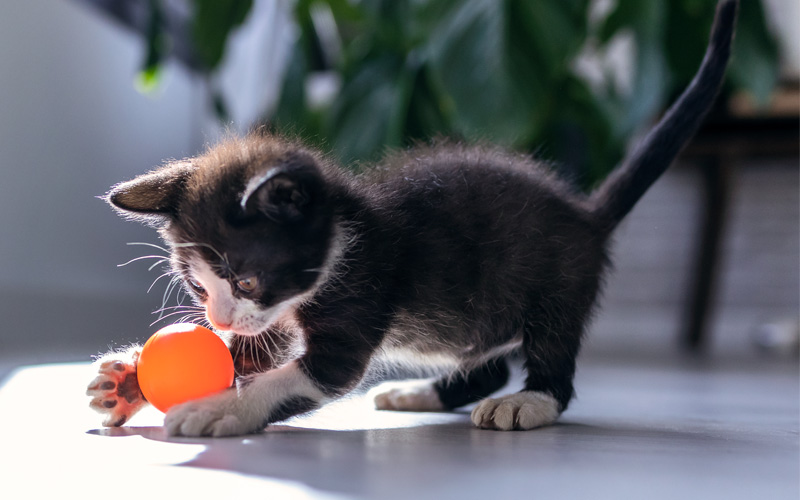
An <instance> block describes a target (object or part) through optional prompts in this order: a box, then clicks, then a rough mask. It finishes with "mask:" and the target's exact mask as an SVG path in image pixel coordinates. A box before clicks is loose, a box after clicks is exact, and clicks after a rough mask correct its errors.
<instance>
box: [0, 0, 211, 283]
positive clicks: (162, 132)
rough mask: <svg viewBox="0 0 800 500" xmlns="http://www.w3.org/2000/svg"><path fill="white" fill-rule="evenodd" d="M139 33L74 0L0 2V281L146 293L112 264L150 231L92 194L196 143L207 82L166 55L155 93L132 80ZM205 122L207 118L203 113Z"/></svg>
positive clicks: (133, 274)
mask: <svg viewBox="0 0 800 500" xmlns="http://www.w3.org/2000/svg"><path fill="white" fill-rule="evenodd" d="M141 59H142V43H141V40H140V39H139V38H137V37H136V36H135V35H133V34H131V33H129V32H127V31H126V30H124V29H121V28H120V27H119V26H118V25H116V24H114V23H112V22H110V21H109V20H108V19H107V18H105V17H103V16H101V15H100V14H99V13H98V12H96V11H93V10H91V9H88V8H87V7H85V6H83V5H81V4H80V3H78V2H71V1H64V0H25V1H13V2H4V5H3V12H2V15H0V293H8V292H11V293H15V294H17V293H55V294H64V293H66V294H75V293H78V294H88V295H93V294H103V295H106V296H107V295H108V294H112V295H114V294H120V295H123V296H125V295H128V294H142V293H143V290H146V288H147V284H148V283H149V281H150V280H151V279H152V278H153V277H154V276H152V275H148V274H147V273H145V272H144V268H143V267H141V266H140V267H139V268H138V269H122V270H117V269H116V268H115V265H116V264H119V263H120V262H122V261H124V260H127V258H129V257H132V256H135V255H140V254H141V252H142V250H141V249H134V248H128V247H126V246H125V242H127V241H136V240H138V241H155V235H154V232H153V231H152V230H149V229H145V228H140V227H138V226H137V225H135V224H131V223H125V222H122V221H121V220H120V219H119V218H118V217H116V216H115V215H114V214H113V213H112V211H111V210H109V209H108V208H107V207H106V206H104V204H103V203H102V202H101V201H99V200H97V199H96V198H95V196H97V195H101V194H103V193H105V192H106V191H107V189H108V188H109V186H110V185H112V184H113V183H115V182H119V181H121V180H125V179H128V178H131V177H133V176H135V175H136V174H138V173H142V172H143V171H145V170H147V169H149V168H150V167H153V166H155V165H158V164H159V163H160V162H161V161H162V159H164V158H170V157H182V156H186V155H191V154H194V153H196V152H197V150H198V149H199V148H200V147H201V146H202V143H203V134H202V132H201V131H200V126H199V125H197V123H198V122H202V121H204V118H203V117H202V116H198V115H200V114H201V113H202V109H203V97H202V95H203V94H202V86H201V85H199V84H198V83H197V82H193V81H192V79H191V78H190V76H189V75H188V74H187V73H186V72H184V71H183V70H182V69H180V68H177V67H170V68H168V70H167V71H166V73H167V85H165V87H164V88H163V89H162V90H161V92H160V95H159V96H158V97H156V98H153V97H146V96H143V95H140V94H138V93H137V92H136V91H135V90H134V88H133V85H132V82H133V79H134V76H135V74H136V71H137V69H138V67H139V64H140V61H141ZM206 123H207V121H206Z"/></svg>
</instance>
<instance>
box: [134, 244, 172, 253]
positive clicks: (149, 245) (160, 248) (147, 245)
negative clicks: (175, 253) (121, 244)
mask: <svg viewBox="0 0 800 500" xmlns="http://www.w3.org/2000/svg"><path fill="white" fill-rule="evenodd" d="M125 244H126V245H128V246H135V245H141V246H146V247H151V248H156V249H158V250H161V251H162V252H164V253H166V254H169V250H168V249H166V248H164V247H162V246H158V245H155V244H153V243H146V242H144V241H129V242H128V243H125Z"/></svg>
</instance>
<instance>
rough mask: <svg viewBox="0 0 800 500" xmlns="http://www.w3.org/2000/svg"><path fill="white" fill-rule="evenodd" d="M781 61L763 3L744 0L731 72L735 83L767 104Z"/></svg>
mask: <svg viewBox="0 0 800 500" xmlns="http://www.w3.org/2000/svg"><path fill="white" fill-rule="evenodd" d="M779 62H780V61H779V54H778V45H777V43H776V41H775V39H774V37H773V36H772V35H771V34H770V32H769V31H767V29H766V21H765V19H764V11H763V8H762V6H761V2H760V1H758V0H741V3H740V5H739V25H738V26H737V32H736V38H734V40H733V55H732V59H731V63H730V66H729V69H728V74H729V76H730V78H731V80H732V81H733V82H734V84H735V86H737V87H740V88H743V89H745V90H746V91H748V92H749V93H750V94H751V95H752V96H753V97H754V98H755V99H756V102H757V103H758V104H760V105H765V104H767V102H768V101H769V98H770V95H771V94H772V90H773V89H774V88H775V85H776V83H777V81H778V74H779V69H780V64H779Z"/></svg>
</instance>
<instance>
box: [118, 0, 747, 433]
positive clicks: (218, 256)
mask: <svg viewBox="0 0 800 500" xmlns="http://www.w3.org/2000/svg"><path fill="white" fill-rule="evenodd" d="M735 11H736V2H735V1H732V0H726V1H723V2H721V3H720V6H719V9H718V17H717V20H716V23H715V27H714V32H713V35H712V41H711V44H710V45H709V49H708V52H707V55H706V58H705V59H704V62H703V64H702V66H701V68H700V70H699V72H698V75H697V76H696V77H695V79H694V81H693V82H692V84H691V85H690V87H689V88H688V89H687V91H686V92H685V93H684V95H683V96H681V98H680V99H679V100H678V101H677V103H676V104H675V105H674V106H673V107H672V108H671V109H670V110H669V112H668V113H667V114H666V116H665V118H664V119H663V120H662V121H661V123H659V124H658V125H657V126H656V127H655V129H654V130H653V132H652V133H651V134H650V135H649V136H648V138H647V139H646V140H645V141H644V143H643V144H642V146H640V147H639V148H638V149H637V150H636V152H635V153H634V154H633V155H632V156H631V158H629V159H628V160H626V161H625V162H624V163H623V165H622V166H621V167H620V169H619V170H618V171H617V172H615V173H614V174H612V175H611V177H610V178H609V180H608V181H607V182H606V183H605V184H603V185H602V186H601V187H600V188H599V189H598V190H597V191H596V192H595V193H594V194H592V195H591V196H589V197H584V196H583V195H581V194H579V193H577V192H575V191H574V190H573V189H572V188H571V186H569V185H568V184H566V183H564V182H562V181H561V180H559V179H558V178H557V177H556V176H555V175H554V174H553V173H552V172H550V170H549V169H548V168H546V167H545V166H542V165H541V164H539V163H537V162H535V161H534V160H532V159H530V158H528V157H526V156H522V155H517V154H511V153H508V152H504V151H501V150H499V149H496V148H493V147H489V146H465V145H462V144H455V143H447V142H445V143H440V144H434V145H432V146H427V147H425V146H420V147H416V148H414V149H411V150H409V151H406V152H404V153H395V154H392V155H389V156H388V157H387V158H386V159H385V160H384V161H382V162H381V163H380V164H379V165H376V166H375V167H374V168H371V169H366V170H365V173H364V174H361V175H350V174H348V173H346V172H345V171H344V170H343V169H341V168H340V167H338V166H337V165H335V164H333V163H332V162H331V161H330V160H329V159H327V158H326V157H324V156H323V155H321V154H320V153H319V152H316V151H313V150H311V149H308V148H306V147H304V146H303V145H302V144H300V143H298V142H296V141H293V140H289V139H286V138H282V137H278V136H272V135H266V134H260V133H255V134H251V135H249V136H247V137H245V138H231V139H229V140H227V141H224V142H223V143H222V144H221V145H219V146H216V147H214V148H212V149H210V150H209V151H208V152H207V153H205V154H204V155H201V156H199V157H197V158H194V159H191V160H186V161H181V162H177V163H174V164H169V165H167V166H165V167H163V168H161V169H159V170H157V171H155V172H152V173H150V174H146V175H144V176H142V177H140V178H138V179H136V180H134V181H130V182H127V183H123V184H121V185H118V186H116V187H115V188H113V190H112V191H111V193H110V194H109V196H108V200H109V201H110V202H111V203H112V204H113V205H114V206H115V207H117V208H118V209H119V210H120V211H122V212H123V213H124V214H126V215H127V216H129V217H132V218H136V219H139V220H143V221H144V222H147V223H152V224H156V225H158V226H159V227H160V232H161V235H162V236H163V237H164V239H165V240H166V241H167V242H168V244H170V245H171V247H172V250H173V254H174V259H173V262H174V265H175V267H176V269H177V270H178V271H179V272H180V273H182V274H183V275H184V276H185V278H186V280H187V281H189V280H191V279H192V275H191V272H192V270H191V268H190V263H191V261H192V259H198V258H200V259H202V260H203V261H205V262H206V263H208V264H209V265H210V266H211V268H212V269H213V271H214V273H216V275H217V277H219V278H221V279H223V280H227V281H228V282H229V283H230V286H231V293H232V294H233V295H235V296H237V297H240V298H246V299H248V300H250V301H252V302H254V303H257V304H258V305H259V306H260V307H261V309H262V310H265V311H266V310H267V309H268V308H270V307H272V306H275V305H277V304H287V303H289V302H286V301H292V300H295V299H296V300H297V301H296V302H292V304H293V305H292V307H291V310H290V312H291V314H289V317H288V318H285V317H284V318H280V320H279V321H277V322H273V323H272V324H271V325H267V324H264V325H261V327H262V330H260V331H261V332H262V333H261V336H262V337H264V338H265V339H267V340H270V339H273V340H274V341H272V340H270V343H269V344H268V345H269V346H273V347H274V350H276V351H281V352H284V351H289V350H291V349H294V348H296V345H294V344H293V343H292V342H291V341H287V339H288V338H296V337H300V338H302V341H303V344H304V347H303V348H302V349H301V350H300V351H298V352H297V353H296V355H297V356H298V364H299V366H300V368H301V369H302V371H303V372H304V373H305V374H306V375H307V376H308V377H309V378H310V379H311V380H312V381H314V382H315V383H316V385H317V386H318V387H319V388H320V389H321V390H322V392H323V393H325V394H326V395H328V396H338V395H341V394H343V393H346V392H347V391H349V390H350V389H352V388H353V387H354V386H355V385H357V384H358V383H359V381H360V380H361V379H362V377H363V375H364V373H365V370H366V369H367V366H368V365H369V363H370V361H371V360H372V359H373V358H374V357H375V356H376V355H378V354H380V353H382V352H386V351H393V350H394V351H397V350H400V351H402V352H405V353H408V352H410V353H412V354H413V355H414V356H419V357H430V356H437V357H448V358H450V359H452V360H453V362H454V363H455V365H457V366H458V369H457V372H456V373H455V374H454V375H450V376H448V377H447V378H445V379H442V380H441V381H440V382H438V383H437V384H436V386H435V388H436V390H437V392H438V394H439V396H440V399H441V401H442V403H443V404H444V405H445V406H447V407H451V408H452V407H457V406H461V405H464V404H467V403H470V402H473V401H475V400H477V399H479V398H482V397H485V396H487V395H489V394H490V393H491V392H493V391H494V390H496V389H497V388H499V387H500V386H502V385H503V384H504V383H505V381H506V379H507V377H508V369H507V367H506V366H505V363H504V362H503V361H492V360H497V359H499V358H502V356H503V355H505V354H507V353H508V352H510V351H511V350H517V351H518V352H521V354H522V355H523V357H524V359H525V363H524V365H525V369H526V371H527V378H526V380H525V389H526V390H528V391H537V392H542V393H545V394H548V395H550V396H552V397H553V398H555V400H556V401H557V402H558V405H559V408H558V410H559V411H563V410H564V409H565V408H566V407H567V405H568V404H569V401H570V399H571V398H572V396H573V386H572V379H573V375H574V372H575V360H576V357H577V355H578V351H579V348H580V342H581V338H582V335H583V333H584V330H585V328H586V324H587V322H588V321H589V319H590V316H591V314H592V310H593V307H594V304H595V301H596V297H597V295H598V293H599V290H600V287H601V282H602V276H603V273H604V271H605V270H606V268H607V267H608V255H607V244H608V240H609V236H610V232H611V230H612V229H613V228H614V227H615V226H616V224H617V222H618V221H619V220H620V219H621V218H622V217H623V216H624V215H625V214H626V213H627V212H628V211H629V210H630V209H631V208H632V207H633V205H634V203H635V202H636V201H637V200H638V199H639V198H640V197H641V195H642V194H643V193H644V192H645V191H646V190H647V188H648V187H649V186H650V185H651V184H652V183H653V182H654V181H655V179H656V178H657V177H658V176H659V175H661V173H662V172H663V171H664V170H665V169H666V168H667V166H668V165H669V164H670V162H671V161H672V160H673V159H674V157H675V155H676V154H677V153H678V152H679V150H680V148H681V147H682V146H683V144H684V143H685V142H686V141H687V140H688V139H689V138H690V137H691V135H692V134H693V133H694V131H695V130H696V128H697V126H698V124H699V122H700V120H701V119H702V117H703V116H704V114H705V112H706V110H707V109H708V108H709V107H710V105H711V103H712V102H713V99H714V97H715V95H716V92H717V89H718V88H719V86H720V82H721V80H722V77H723V74H724V68H725V64H726V61H727V58H728V54H729V50H730V40H731V37H732V32H733V24H734V18H735ZM148 207H149V208H148ZM242 276H248V277H249V276H254V277H257V279H258V287H257V289H256V290H254V291H253V292H252V293H247V294H244V293H243V292H241V291H240V290H238V289H237V287H236V280H238V279H239V278H240V277H242ZM189 290H190V292H192V293H193V294H195V296H196V298H197V300H198V302H200V303H205V302H206V301H207V300H208V297H205V296H204V295H203V291H202V290H200V289H197V288H192V287H189ZM237 344H241V341H236V340H234V341H233V342H232V346H235V345H237ZM262 345H263V344H262ZM232 350H235V349H234V347H232ZM238 354H239V355H242V354H247V350H246V349H240V350H239V351H238ZM275 354H279V353H269V356H261V357H259V356H256V359H250V360H248V359H237V368H238V369H239V371H240V374H244V373H249V372H252V371H258V369H259V367H262V362H263V365H266V366H265V369H269V368H272V367H274V366H276V365H277V364H280V363H275V362H274V361H275V360H276V359H283V360H284V361H285V360H288V359H291V357H292V356H291V355H284V356H282V357H281V356H277V358H276V356H275ZM256 361H257V362H258V363H257V364H258V366H256V363H255V362H256ZM254 367H255V369H254ZM315 404H316V403H315V402H313V401H311V400H307V399H305V398H304V399H302V400H295V399H292V398H290V399H288V400H286V401H284V402H283V403H282V404H281V405H280V408H279V410H276V411H277V414H276V412H273V414H271V415H267V416H265V419H266V420H267V421H270V422H271V421H275V420H276V419H278V418H285V417H288V416H291V415H293V414H295V413H298V412H301V411H306V410H308V409H309V408H311V407H313V406H314V405H315Z"/></svg>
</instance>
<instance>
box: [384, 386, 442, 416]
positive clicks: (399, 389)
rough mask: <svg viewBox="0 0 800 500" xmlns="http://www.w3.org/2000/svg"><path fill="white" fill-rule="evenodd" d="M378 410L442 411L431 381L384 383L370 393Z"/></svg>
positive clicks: (437, 394) (440, 402)
mask: <svg viewBox="0 0 800 500" xmlns="http://www.w3.org/2000/svg"><path fill="white" fill-rule="evenodd" d="M370 393H371V395H372V396H373V400H374V401H375V408H376V409H378V410H395V411H444V410H445V409H446V408H445V406H444V405H443V404H442V401H441V399H439V393H438V392H436V389H435V388H434V386H433V381H432V380H410V381H403V382H386V383H383V384H381V385H379V386H378V387H376V388H375V389H373V390H372V391H370Z"/></svg>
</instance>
